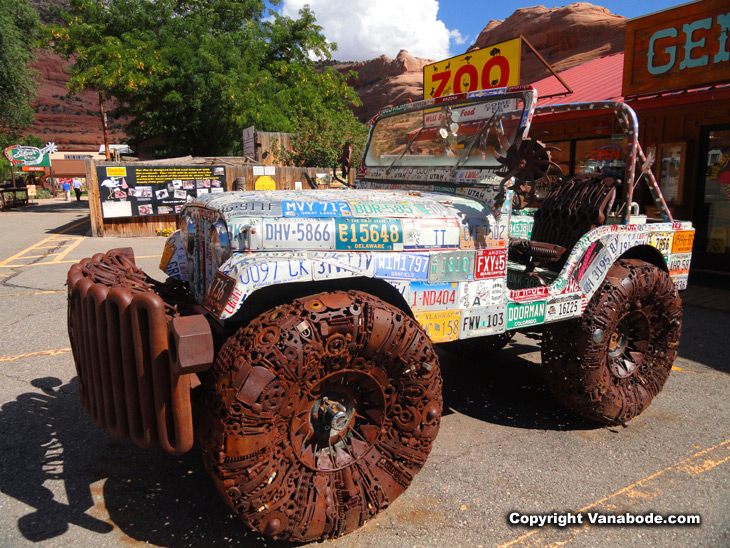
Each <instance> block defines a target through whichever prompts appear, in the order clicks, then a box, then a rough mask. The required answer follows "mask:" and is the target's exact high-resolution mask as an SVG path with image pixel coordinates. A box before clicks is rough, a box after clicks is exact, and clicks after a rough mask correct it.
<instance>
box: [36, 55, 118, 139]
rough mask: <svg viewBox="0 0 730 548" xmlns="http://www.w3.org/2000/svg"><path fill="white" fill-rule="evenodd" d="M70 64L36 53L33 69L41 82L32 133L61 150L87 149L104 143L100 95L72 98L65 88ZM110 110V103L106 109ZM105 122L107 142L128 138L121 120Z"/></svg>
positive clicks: (82, 95)
mask: <svg viewBox="0 0 730 548" xmlns="http://www.w3.org/2000/svg"><path fill="white" fill-rule="evenodd" d="M68 67H69V63H68V62H67V61H65V60H64V59H63V58H61V57H59V56H58V55H55V54H53V53H48V52H38V56H37V59H36V62H35V63H34V65H33V68H35V69H36V70H38V71H39V72H40V74H41V81H42V82H43V84H42V86H41V88H40V89H39V90H38V97H37V98H36V100H35V103H34V104H33V106H34V108H35V123H34V124H33V128H32V130H31V133H32V134H33V135H35V136H36V137H39V138H40V139H42V140H43V142H49V141H52V142H54V143H56V145H57V146H58V147H59V148H60V149H62V150H70V151H72V150H88V149H89V148H90V147H91V148H95V147H98V146H99V145H101V144H102V143H103V142H104V136H103V133H102V127H101V115H100V114H99V96H98V95H97V94H96V93H94V92H92V91H84V92H81V93H79V94H76V95H71V94H70V93H69V92H68V90H67V89H66V82H68V79H69V74H68ZM112 107H113V103H112V102H108V103H107V104H106V109H107V110H110V109H111V108H112ZM107 119H108V133H109V143H110V144H111V143H122V142H125V141H126V140H127V139H128V138H129V137H128V136H127V134H126V133H125V132H124V130H123V128H122V123H121V122H120V121H115V120H113V119H111V118H110V117H107Z"/></svg>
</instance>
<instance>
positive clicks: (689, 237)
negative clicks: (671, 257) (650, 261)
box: [672, 230, 695, 253]
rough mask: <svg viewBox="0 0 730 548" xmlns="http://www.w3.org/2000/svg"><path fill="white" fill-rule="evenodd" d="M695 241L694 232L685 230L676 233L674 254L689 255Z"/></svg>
mask: <svg viewBox="0 0 730 548" xmlns="http://www.w3.org/2000/svg"><path fill="white" fill-rule="evenodd" d="M694 239H695V231H694V230H683V231H682V232H675V233H674V240H673V241H672V253H689V252H691V251H692V243H693V242H694Z"/></svg>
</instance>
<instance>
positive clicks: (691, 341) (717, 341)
mask: <svg viewBox="0 0 730 548" xmlns="http://www.w3.org/2000/svg"><path fill="white" fill-rule="evenodd" d="M728 323H730V315H729V314H728V313H727V312H721V311H719V310H710V309H707V308H698V307H696V306H686V305H685V306H684V307H682V335H681V337H680V339H679V356H680V357H681V358H685V359H687V360H692V361H694V362H698V363H701V364H702V365H706V366H708V367H712V368H713V369H716V370H718V371H721V372H723V373H730V361H729V360H728V357H727V356H728V353H727V346H726V344H727V343H728Z"/></svg>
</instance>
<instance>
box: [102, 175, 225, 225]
mask: <svg viewBox="0 0 730 548" xmlns="http://www.w3.org/2000/svg"><path fill="white" fill-rule="evenodd" d="M96 173H97V178H98V184H99V199H100V201H101V210H102V216H103V217H104V218H105V219H110V218H115V217H144V216H147V215H175V214H177V213H179V212H180V209H181V208H182V206H184V205H185V204H186V203H187V202H188V201H190V200H191V199H192V198H194V197H196V196H202V195H203V194H209V193H217V192H223V191H224V190H225V188H226V168H225V167H224V166H164V167H162V166H160V167H158V166H147V167H133V166H97V168H96Z"/></svg>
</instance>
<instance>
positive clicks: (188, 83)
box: [46, 0, 359, 165]
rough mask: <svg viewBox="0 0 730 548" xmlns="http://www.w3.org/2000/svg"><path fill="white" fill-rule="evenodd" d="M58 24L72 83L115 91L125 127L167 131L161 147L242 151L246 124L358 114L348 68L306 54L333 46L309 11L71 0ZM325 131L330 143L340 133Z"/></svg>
mask: <svg viewBox="0 0 730 548" xmlns="http://www.w3.org/2000/svg"><path fill="white" fill-rule="evenodd" d="M271 3H273V4H278V0H276V1H275V2H271ZM63 21H64V23H63V24H62V25H52V26H49V27H48V28H47V30H46V32H47V34H46V37H47V39H48V43H49V44H50V45H51V47H53V49H55V51H57V52H59V53H62V54H64V55H66V56H69V57H70V56H71V55H73V56H74V60H75V61H74V65H73V68H72V77H71V81H70V84H69V88H70V89H71V90H72V91H78V90H81V89H92V90H96V91H98V92H100V93H102V94H103V96H105V97H114V98H116V99H118V100H119V104H120V107H119V108H117V109H116V111H115V112H114V114H115V115H118V116H121V115H125V116H128V117H129V118H130V119H131V122H130V123H129V124H128V126H127V128H126V129H127V131H128V132H129V133H130V134H131V135H133V136H134V137H135V138H147V137H153V136H158V135H164V136H165V139H166V142H167V143H168V147H169V149H168V150H167V151H166V153H167V155H179V154H194V155H224V154H240V153H241V133H242V130H243V129H244V128H246V127H248V126H251V125H253V126H255V127H256V129H257V130H259V131H277V132H294V133H297V132H298V131H299V130H300V129H301V128H303V127H305V126H306V125H309V126H311V127H317V126H318V125H319V126H321V125H322V123H321V120H322V119H323V118H324V119H327V120H331V121H332V123H333V124H334V125H339V126H342V127H348V128H349V127H351V126H354V124H357V123H358V122H357V121H356V120H355V118H354V116H353V115H352V113H351V111H350V108H349V107H350V106H352V105H356V104H358V103H359V99H358V97H357V95H356V94H355V92H354V90H352V88H350V87H349V86H348V85H347V84H346V82H345V76H343V75H341V74H340V73H338V72H336V71H334V70H332V69H329V68H327V69H324V70H322V71H317V70H316V67H315V64H314V61H313V60H312V57H320V58H327V59H329V58H331V54H332V51H333V50H334V48H335V45H334V44H330V43H328V42H327V41H326V39H325V37H324V36H323V35H322V34H321V27H319V26H318V25H317V24H316V20H315V17H314V14H313V13H312V12H311V11H310V10H309V9H308V8H305V9H303V10H302V11H301V12H300V14H299V18H298V19H296V20H294V19H290V18H287V17H282V16H280V15H278V14H277V13H275V12H273V11H270V10H268V9H266V5H265V3H264V2H263V0H217V1H205V0H188V1H176V0H156V1H150V0H103V1H102V0H71V1H70V11H69V12H68V13H65V14H63ZM333 138H336V139H338V142H337V143H333V144H332V145H331V146H330V148H332V149H333V150H336V149H338V148H339V147H340V146H341V144H342V141H343V139H342V138H338V137H337V136H336V135H333ZM317 157H318V156H317V155H313V156H312V157H311V158H309V159H303V160H301V161H302V162H304V163H307V164H308V165H315V164H314V163H313V162H314V159H315V158H317Z"/></svg>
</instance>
